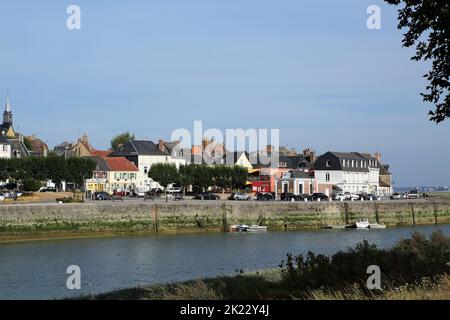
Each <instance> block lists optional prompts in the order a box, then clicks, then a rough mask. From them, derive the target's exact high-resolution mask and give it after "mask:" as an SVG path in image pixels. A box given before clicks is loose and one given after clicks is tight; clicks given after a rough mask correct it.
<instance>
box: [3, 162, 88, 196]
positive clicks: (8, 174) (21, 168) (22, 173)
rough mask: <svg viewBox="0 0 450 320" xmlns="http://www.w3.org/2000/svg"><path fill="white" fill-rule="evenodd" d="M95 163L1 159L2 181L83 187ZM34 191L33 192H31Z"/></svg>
mask: <svg viewBox="0 0 450 320" xmlns="http://www.w3.org/2000/svg"><path fill="white" fill-rule="evenodd" d="M95 166H96V164H95V161H94V160H92V159H90V158H78V157H73V158H68V159H66V158H64V157H61V156H55V155H52V156H49V157H30V158H24V159H15V158H14V159H0V180H3V181H5V180H6V179H11V180H13V181H23V182H24V181H25V180H30V179H32V180H37V181H44V180H52V181H53V182H55V183H56V184H60V183H61V181H66V182H71V183H75V184H77V185H82V184H83V182H84V179H86V178H89V177H91V176H92V171H94V169H95ZM30 191H32V190H30Z"/></svg>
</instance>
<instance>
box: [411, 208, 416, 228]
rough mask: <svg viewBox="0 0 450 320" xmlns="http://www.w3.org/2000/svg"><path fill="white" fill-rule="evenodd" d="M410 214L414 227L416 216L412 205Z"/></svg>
mask: <svg viewBox="0 0 450 320" xmlns="http://www.w3.org/2000/svg"><path fill="white" fill-rule="evenodd" d="M411 214H412V219H413V226H415V225H416V216H415V214H414V203H411Z"/></svg>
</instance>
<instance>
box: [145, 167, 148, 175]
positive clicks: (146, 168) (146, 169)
mask: <svg viewBox="0 0 450 320" xmlns="http://www.w3.org/2000/svg"><path fill="white" fill-rule="evenodd" d="M147 171H148V167H147V166H145V167H144V173H145V174H147Z"/></svg>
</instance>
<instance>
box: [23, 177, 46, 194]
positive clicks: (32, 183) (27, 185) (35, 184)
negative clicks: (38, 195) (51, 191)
mask: <svg viewBox="0 0 450 320" xmlns="http://www.w3.org/2000/svg"><path fill="white" fill-rule="evenodd" d="M22 186H23V190H25V191H33V192H35V191H38V190H39V189H40V188H41V183H40V182H39V180H36V179H29V178H27V179H25V180H23V181H22Z"/></svg>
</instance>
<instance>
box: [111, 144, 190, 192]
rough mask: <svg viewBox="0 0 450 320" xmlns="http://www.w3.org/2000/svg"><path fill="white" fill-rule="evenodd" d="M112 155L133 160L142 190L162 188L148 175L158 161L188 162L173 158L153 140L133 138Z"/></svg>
mask: <svg viewBox="0 0 450 320" xmlns="http://www.w3.org/2000/svg"><path fill="white" fill-rule="evenodd" d="M109 156H110V157H125V158H127V159H128V160H129V161H131V162H133V163H134V164H135V165H136V166H137V167H138V169H139V172H138V175H137V181H136V186H137V187H138V188H139V189H141V190H148V189H151V188H160V187H161V186H160V185H159V183H157V182H155V181H153V180H152V179H151V178H149V176H148V172H149V170H150V168H151V167H152V166H153V165H154V164H157V163H173V164H175V165H176V166H177V168H178V167H179V166H180V165H183V164H186V160H185V159H183V158H180V157H174V158H172V156H171V154H170V153H168V152H165V151H162V150H161V149H160V148H159V146H158V145H157V144H155V143H153V142H152V141H145V140H133V141H130V142H127V143H125V144H124V145H123V146H121V147H120V148H119V150H116V151H113V152H112V153H111V154H109Z"/></svg>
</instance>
